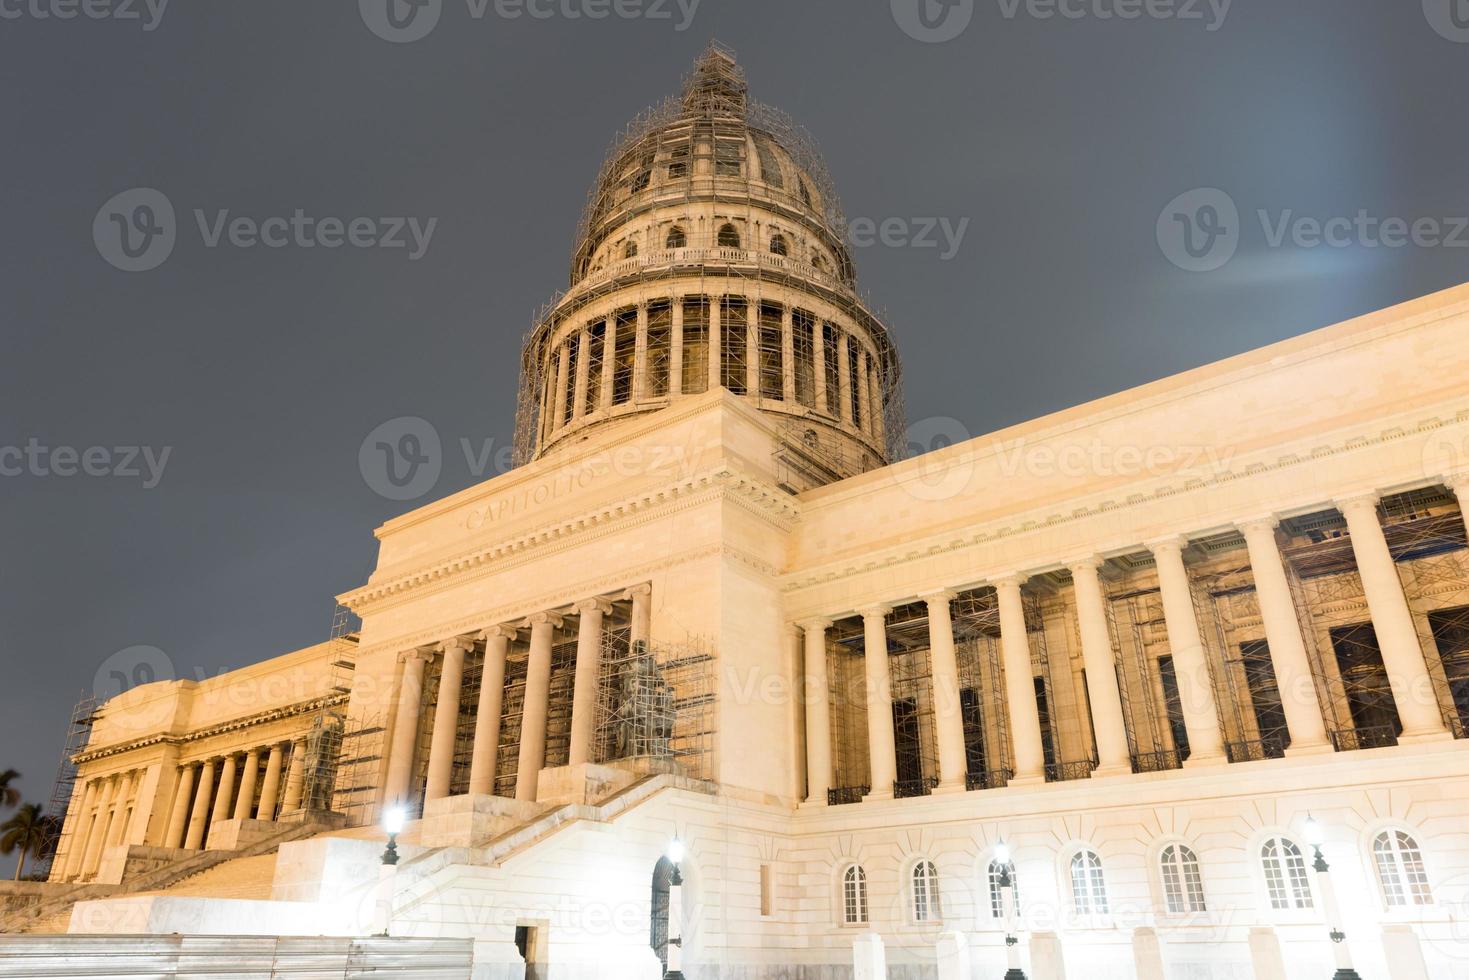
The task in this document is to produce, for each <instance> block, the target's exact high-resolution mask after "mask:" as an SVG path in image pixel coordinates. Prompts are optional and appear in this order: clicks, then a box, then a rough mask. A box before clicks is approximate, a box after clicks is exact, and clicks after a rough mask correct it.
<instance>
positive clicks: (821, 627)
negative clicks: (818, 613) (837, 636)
mask: <svg viewBox="0 0 1469 980" xmlns="http://www.w3.org/2000/svg"><path fill="white" fill-rule="evenodd" d="M792 625H794V626H795V627H796V629H799V630H804V631H806V632H807V633H825V632H826V631H827V630H829V629H831V628H832V626H833V625H834V623H833V621H832V620H830V619H821V618H820V617H818V618H816V619H803V620H801V621H799V622H797V623H794V624H792Z"/></svg>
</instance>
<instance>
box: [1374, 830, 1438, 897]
mask: <svg viewBox="0 0 1469 980" xmlns="http://www.w3.org/2000/svg"><path fill="white" fill-rule="evenodd" d="M1372 860H1373V862H1374V863H1375V864H1376V865H1377V880H1378V882H1379V883H1380V884H1381V885H1382V898H1383V901H1385V902H1387V907H1388V908H1390V909H1394V908H1407V907H1408V906H1410V905H1432V904H1433V890H1432V889H1431V888H1429V887H1428V871H1427V869H1426V868H1424V866H1423V852H1422V851H1421V850H1419V848H1418V842H1417V841H1416V840H1414V839H1413V836H1412V835H1411V834H1409V833H1408V832H1407V831H1403V830H1384V831H1383V832H1382V833H1380V834H1378V835H1377V839H1376V840H1374V841H1373V842H1372Z"/></svg>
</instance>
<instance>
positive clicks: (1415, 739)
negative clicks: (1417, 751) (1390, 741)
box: [1398, 729, 1454, 745]
mask: <svg viewBox="0 0 1469 980" xmlns="http://www.w3.org/2000/svg"><path fill="white" fill-rule="evenodd" d="M1453 740H1454V733H1453V732H1451V731H1448V730H1447V729H1444V730H1442V731H1433V732H1414V733H1413V734H1411V735H1410V734H1408V733H1407V732H1403V734H1401V735H1399V736H1398V744H1399V745H1428V744H1431V743H1433V742H1452V741H1453Z"/></svg>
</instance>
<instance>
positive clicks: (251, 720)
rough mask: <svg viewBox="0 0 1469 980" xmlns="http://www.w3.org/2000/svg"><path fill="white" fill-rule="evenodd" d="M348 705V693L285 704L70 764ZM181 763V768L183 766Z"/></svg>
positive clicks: (85, 755)
mask: <svg viewBox="0 0 1469 980" xmlns="http://www.w3.org/2000/svg"><path fill="white" fill-rule="evenodd" d="M346 703H347V695H345V694H333V695H330V696H328V697H324V698H317V699H315V700H311V701H298V702H297V703H295V704H291V705H284V706H282V707H279V708H271V709H270V710H268V711H262V712H260V713H258V714H254V715H246V716H244V717H241V718H235V719H232V720H230V721H226V722H221V723H220V724H217V725H211V726H209V727H208V728H201V729H199V730H198V731H194V732H188V733H187V734H184V735H168V734H162V733H160V734H157V735H148V736H144V737H143V738H136V739H132V740H130V741H127V742H117V743H114V744H112V745H108V746H104V747H102V748H99V749H88V750H87V751H84V752H79V753H77V754H76V755H74V756H72V760H71V761H72V762H73V763H74V764H76V765H82V764H84V763H87V762H95V761H96V760H98V759H105V758H110V757H112V756H115V755H121V754H122V753H124V752H132V751H134V750H136V749H144V748H148V747H150V746H154V745H187V744H189V743H191V742H199V741H202V740H204V739H207V738H213V737H214V736H216V735H227V734H229V733H230V732H236V731H240V730H242V729H245V728H251V727H254V726H256V725H268V724H270V723H271V722H275V721H281V720H284V719H287V718H295V717H298V716H300V715H304V714H313V713H315V712H317V711H320V710H321V709H322V708H328V707H331V706H333V705H338V704H346ZM281 741H285V739H284V738H283V739H281ZM267 744H270V743H267ZM257 748H258V746H257ZM238 751H239V752H246V751H249V750H248V749H239V750H238ZM193 761H196V762H197V761H199V760H197V759H196V760H193ZM180 764H181V765H182V764H183V763H180Z"/></svg>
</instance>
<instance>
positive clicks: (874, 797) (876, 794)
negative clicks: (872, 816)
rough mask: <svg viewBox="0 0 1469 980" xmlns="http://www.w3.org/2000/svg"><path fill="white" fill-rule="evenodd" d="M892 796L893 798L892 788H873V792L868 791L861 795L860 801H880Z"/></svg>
mask: <svg viewBox="0 0 1469 980" xmlns="http://www.w3.org/2000/svg"><path fill="white" fill-rule="evenodd" d="M892 798H893V791H892V790H887V791H885V792H884V791H883V790H874V791H873V792H871V793H868V794H867V795H866V796H864V797H862V802H863V803H880V802H882V801H883V800H890V799H892Z"/></svg>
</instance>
